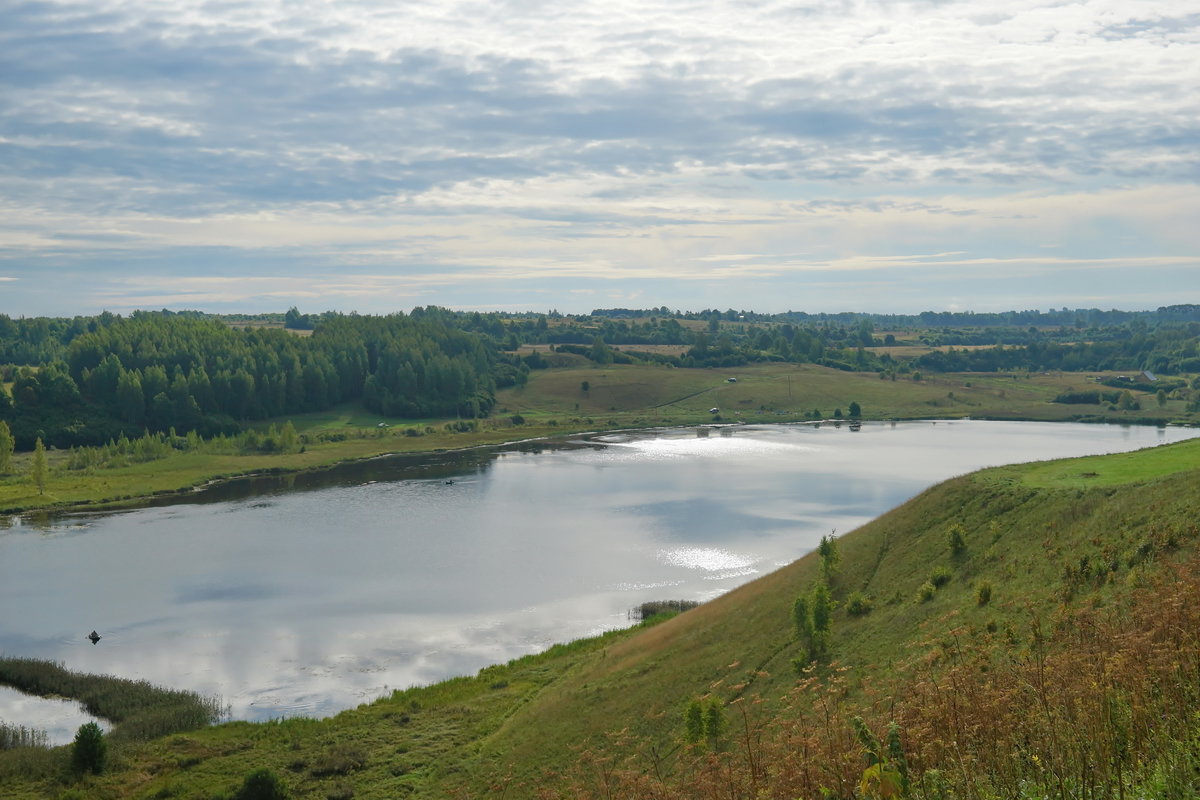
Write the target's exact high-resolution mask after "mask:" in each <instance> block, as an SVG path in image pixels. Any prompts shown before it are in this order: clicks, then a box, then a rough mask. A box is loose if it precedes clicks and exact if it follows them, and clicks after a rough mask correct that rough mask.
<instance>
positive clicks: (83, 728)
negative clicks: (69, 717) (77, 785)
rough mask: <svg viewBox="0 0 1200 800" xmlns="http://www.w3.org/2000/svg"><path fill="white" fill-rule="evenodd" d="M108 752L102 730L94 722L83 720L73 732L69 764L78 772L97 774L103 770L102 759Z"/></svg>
mask: <svg viewBox="0 0 1200 800" xmlns="http://www.w3.org/2000/svg"><path fill="white" fill-rule="evenodd" d="M107 754H108V743H107V742H106V741H104V731H102V730H100V726H99V725H97V724H96V723H94V722H85V723H84V724H82V725H80V726H79V730H78V731H76V733H75V742H74V744H72V745H71V766H72V767H73V768H74V769H75V771H76V772H78V773H84V772H92V773H95V774H96V775H99V774H100V773H101V772H103V771H104V760H105V757H106V756H107Z"/></svg>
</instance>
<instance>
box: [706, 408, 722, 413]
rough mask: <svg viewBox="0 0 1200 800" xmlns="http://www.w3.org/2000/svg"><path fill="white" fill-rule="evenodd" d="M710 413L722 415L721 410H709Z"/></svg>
mask: <svg viewBox="0 0 1200 800" xmlns="http://www.w3.org/2000/svg"><path fill="white" fill-rule="evenodd" d="M708 413H710V414H720V413H721V409H719V408H710V409H709V410H708Z"/></svg>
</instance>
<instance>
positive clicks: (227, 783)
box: [0, 381, 1200, 798]
mask: <svg viewBox="0 0 1200 800" xmlns="http://www.w3.org/2000/svg"><path fill="white" fill-rule="evenodd" d="M739 383H740V381H739ZM1198 487H1200V441H1195V440H1193V441H1190V442H1185V443H1181V444H1176V445H1170V446H1167V447H1162V448H1156V449H1154V450H1149V451H1141V452H1139V453H1135V454H1124V455H1115V456H1101V457H1093V458H1087V459H1076V460H1070V461H1061V462H1052V463H1049V464H1035V465H1025V466H1017V467H1004V468H999V469H991V470H985V471H982V472H978V473H974V474H972V475H968V476H964V477H961V478H957V479H954V480H951V481H948V482H946V483H943V484H940V485H938V486H936V487H933V488H932V489H930V490H928V491H927V492H925V493H923V494H922V495H920V496H919V497H917V498H915V499H913V500H912V501H910V502H908V503H906V504H904V505H903V506H900V507H899V508H897V509H895V510H893V511H891V512H889V513H888V514H885V515H884V516H882V517H880V518H879V519H877V520H875V521H873V522H871V523H870V524H868V525H866V526H864V527H862V528H860V529H858V530H856V531H853V532H851V533H849V534H847V535H845V536H843V537H841V538H840V539H839V540H838V550H839V552H840V561H839V564H838V565H837V568H836V569H835V570H833V571H832V574H831V575H830V576H829V580H828V583H829V587H830V589H831V591H832V596H833V599H834V600H835V601H836V605H835V606H834V608H833V612H832V624H831V630H830V637H829V644H828V650H827V652H826V653H825V654H824V655H823V656H822V657H821V658H819V659H818V660H817V661H816V662H815V663H813V664H808V659H807V658H805V652H804V646H803V644H802V642H801V641H800V640H799V639H798V638H797V636H796V635H795V633H794V629H793V620H792V613H793V603H794V602H795V600H796V598H797V597H798V596H801V595H806V596H807V595H809V593H810V592H811V590H812V587H813V586H814V585H816V584H817V583H818V582H819V581H820V580H821V579H822V573H823V565H822V562H821V559H820V558H819V557H818V555H817V554H815V553H814V554H810V555H809V556H807V557H805V558H803V559H801V560H799V561H797V562H795V563H793V564H792V565H790V566H788V567H785V568H783V569H780V570H778V571H777V572H775V573H772V574H770V575H767V576H765V577H763V578H761V579H759V580H757V581H755V582H753V583H750V584H747V585H745V586H743V587H741V588H739V589H737V590H735V591H733V592H730V593H728V594H727V595H724V596H722V597H720V598H718V599H716V600H714V601H712V602H710V603H708V604H706V605H704V606H701V607H699V608H697V609H694V610H691V611H688V612H686V613H684V614H681V615H678V616H676V617H674V618H670V619H667V620H666V621H663V622H661V623H659V624H656V625H649V624H648V625H646V626H643V627H642V628H640V629H637V630H633V631H622V632H616V633H612V634H608V635H607V636H604V637H600V638H597V639H591V640H586V641H581V642H577V643H573V644H571V645H564V646H559V647H556V648H553V649H552V650H550V651H548V652H547V653H544V654H541V655H538V656H533V657H529V658H525V659H520V660H517V661H514V662H511V663H509V664H506V665H498V666H495V667H491V668H488V669H485V670H483V671H482V672H481V673H480V674H479V675H477V676H473V677H469V678H461V679H456V680H452V681H447V682H445V683H442V684H438V685H435V686H431V687H426V688H417V689H410V690H408V691H404V692H397V693H396V694H394V695H393V696H391V697H389V698H386V699H383V700H380V701H377V702H375V703H372V704H369V705H365V706H362V707H360V708H358V709H355V710H351V711H347V712H345V713H343V714H340V715H338V716H337V717H335V718H333V719H330V720H326V721H311V720H289V721H285V722H280V723H274V724H266V725H251V724H246V723H235V724H229V725H223V726H217V727H213V728H207V729H202V730H197V731H194V732H190V733H186V734H176V735H173V736H170V737H167V738H164V739H157V740H153V741H150V742H147V743H143V744H137V743H126V744H123V745H122V746H121V747H120V748H119V749H118V750H117V752H116V753H115V754H114V762H115V763H114V767H113V769H112V770H111V771H110V772H109V773H107V774H104V775H101V776H98V777H89V778H87V779H84V780H83V781H82V782H76V781H75V779H74V778H69V777H64V776H63V774H62V773H61V768H60V766H55V764H56V763H57V762H54V761H53V759H52V758H49V757H47V758H46V759H44V760H42V761H39V760H38V758H36V757H34V756H31V755H30V754H28V753H24V754H23V753H20V752H16V751H14V753H8V754H0V798H25V797H46V796H48V797H57V796H72V795H69V794H66V795H64V794H63V793H64V792H66V793H69V792H78V794H76V795H73V796H76V797H96V798H116V797H157V798H165V797H181V798H213V797H221V796H230V795H232V793H233V792H234V791H235V789H236V788H237V787H238V785H239V784H240V782H241V780H242V778H243V776H245V775H246V774H247V773H249V772H250V771H251V770H253V769H255V768H258V767H267V768H269V769H271V770H273V771H274V772H276V773H277V774H278V775H279V776H280V777H281V779H282V780H283V782H284V783H285V784H286V785H287V786H288V787H289V789H290V792H291V796H293V797H297V798H393V797H447V796H456V795H457V796H467V797H478V796H497V797H499V796H507V797H530V796H535V795H536V794H538V793H539V792H542V793H544V794H546V796H554V797H558V796H564V797H566V796H572V797H588V796H595V797H601V796H630V797H632V796H660V797H676V796H678V797H703V796H713V797H717V796H722V797H752V796H755V795H756V794H757V795H761V796H764V797H780V798H784V797H787V798H795V797H816V796H819V790H820V789H821V788H824V789H826V790H828V791H829V792H831V796H836V797H850V796H856V795H857V796H871V795H870V791H872V785H871V784H870V782H869V781H868V784H867V785H865V786H863V787H861V789H860V787H858V784H859V781H860V780H861V779H862V777H863V774H864V767H866V766H868V763H867V760H865V759H864V753H866V752H867V751H870V749H871V745H870V736H871V734H865V735H864V736H862V737H860V736H856V734H855V732H854V727H853V722H852V718H853V717H854V715H856V714H859V715H861V716H862V717H863V718H864V719H865V720H866V723H865V724H866V726H867V727H868V728H870V729H871V730H872V731H874V735H875V736H878V737H884V736H885V727H884V726H885V725H886V723H887V722H889V721H896V722H898V723H899V724H900V725H901V728H900V730H901V731H902V733H898V734H897V737H898V738H897V740H896V741H897V743H898V746H899V747H900V748H901V749H902V750H903V752H904V753H906V754H907V764H908V766H909V768H910V771H911V777H912V780H914V781H917V780H918V779H920V780H924V781H925V782H924V783H923V784H921V785H920V786H919V787H916V786H914V787H910V793H911V794H912V795H913V796H921V797H936V796H939V794H938V792H939V791H942V790H945V792H946V794H944V795H942V796H977V797H987V796H989V793H993V794H998V795H999V796H1019V794H1018V791H1017V788H1015V787H1019V786H1022V785H1023V786H1026V787H1027V789H1028V793H1029V794H1028V796H1042V795H1044V794H1053V795H1055V796H1062V797H1083V796H1096V797H1104V796H1115V794H1113V793H1115V788H1114V787H1115V786H1116V783H1115V782H1114V780H1118V779H1114V778H1113V777H1112V776H1113V775H1114V774H1117V775H1120V776H1121V777H1120V778H1119V782H1122V784H1123V785H1124V784H1128V786H1129V787H1134V786H1135V784H1136V785H1137V786H1141V787H1145V786H1149V785H1150V783H1149V782H1151V781H1154V780H1159V778H1156V777H1155V776H1160V777H1161V775H1166V776H1167V777H1163V778H1162V780H1163V781H1166V780H1167V779H1168V778H1169V777H1170V775H1169V774H1168V773H1170V769H1172V767H1171V765H1170V764H1168V763H1167V762H1165V761H1163V759H1164V758H1167V757H1168V756H1169V757H1170V758H1171V759H1175V760H1176V761H1178V762H1179V763H1181V764H1183V765H1184V766H1185V767H1186V768H1188V769H1190V768H1191V765H1193V764H1200V748H1198V747H1193V746H1192V745H1191V744H1188V739H1187V736H1188V735H1190V734H1189V731H1191V732H1192V733H1194V732H1195V730H1194V728H1189V727H1188V725H1189V719H1190V715H1191V711H1190V709H1191V708H1193V707H1194V706H1195V703H1196V701H1197V700H1200V697H1197V696H1196V695H1197V691H1196V688H1195V684H1194V681H1192V680H1191V679H1188V678H1185V676H1188V675H1194V674H1197V672H1195V670H1200V657H1198V656H1200V644H1198V643H1197V641H1196V638H1195V637H1196V631H1197V629H1198V625H1200V619H1192V616H1194V615H1197V614H1200V612H1198V611H1197V609H1200V582H1198V581H1197V579H1196V577H1195V574H1194V573H1195V570H1194V569H1192V568H1191V567H1190V566H1187V568H1185V569H1183V570H1182V571H1177V572H1172V569H1173V565H1190V564H1192V563H1193V561H1192V559H1193V558H1194V557H1195V556H1196V552H1195V550H1196V545H1197V541H1198V539H1200V525H1198V518H1197V515H1196V507H1197V497H1198V492H1197V488H1198ZM955 533H957V534H958V536H959V537H961V547H959V548H957V549H958V552H957V553H956V552H954V551H955V549H956V548H955V547H954V546H953V544H952V542H953V541H954V540H955V537H954V534H955ZM1163 576H1170V581H1168V582H1165V583H1164V582H1163V581H1162V579H1163ZM934 578H936V580H932V579H934ZM927 583H938V584H940V585H939V586H937V587H936V588H932V589H928V590H925V589H924V588H923V587H925V586H926V584H927ZM985 587H986V591H985ZM925 595H928V596H927V597H926V596H925ZM985 595H986V600H985ZM852 601H853V602H852ZM866 608H869V609H870V610H869V611H865V613H859V614H852V613H851V610H852V609H855V610H858V611H863V610H865V609H866ZM1147 608H1150V609H1152V612H1147V611H1145V609H1147ZM1109 611H1112V612H1113V615H1112V616H1107V615H1108V613H1109ZM1130 626H1132V628H1131V627H1130ZM1139 648H1140V649H1139ZM1085 667H1086V668H1085ZM1077 678H1078V679H1079V680H1076V679H1077ZM1084 679H1086V680H1084ZM1073 680H1074V681H1076V682H1074V683H1072V682H1071V681H1073ZM1080 680H1082V681H1083V682H1082V683H1081V682H1079V681H1080ZM1139 681H1141V683H1139ZM1147 681H1151V682H1152V684H1153V685H1150V683H1147ZM1114 687H1115V688H1114ZM693 700H702V701H704V702H705V703H712V704H715V707H716V708H717V714H718V715H719V716H720V717H721V718H723V719H724V720H725V722H726V726H727V728H726V730H725V732H724V733H723V734H721V735H720V736H714V737H712V740H711V742H706V741H704V740H701V742H700V743H697V744H689V743H687V742H686V741H685V734H686V727H685V722H684V710H685V708H686V707H687V706H688V705H689V703H690V702H692V701H693ZM1035 711H1036V712H1038V713H1033V712H1035ZM1006 714H1008V715H1010V717H1005V722H1004V724H1003V725H999V724H998V723H997V724H993V723H989V722H988V720H989V719H991V720H993V721H994V720H998V719H1000V718H1001V717H1003V716H1004V715H1006ZM1146 714H1150V715H1151V716H1150V717H1146ZM1097 720H1100V721H1099V722H1097ZM1105 720H1107V721H1105ZM1114 731H1115V732H1116V733H1114ZM1081 732H1086V733H1087V736H1086V737H1084V736H1083V733H1081ZM1089 748H1091V749H1089ZM1095 748H1100V749H1098V750H1097V749H1095ZM1105 748H1107V749H1105ZM1172 748H1175V749H1172ZM884 749H885V748H884V746H883V745H880V746H878V747H877V748H876V750H877V751H878V753H880V754H881V755H882V754H883V751H884ZM1018 750H1019V751H1020V752H1017V751H1018ZM1164 753H1165V754H1167V755H1163V754H1164ZM1097 754H1098V755H1097ZM1105 754H1107V755H1105ZM801 755H803V757H800V756H801ZM1105 759H1107V760H1105ZM1188 759H1192V760H1190V761H1189V760H1188ZM1171 763H1172V764H1173V763H1175V761H1172V762H1171ZM895 764H896V761H895V759H889V758H887V757H884V758H883V765H882V766H881V767H880V769H879V770H877V771H876V773H877V776H879V775H882V779H884V780H886V779H888V776H889V775H895V774H898V773H896V772H895V770H896V767H895ZM1079 764H1084V765H1085V767H1086V768H1080V767H1079V766H1078V765H1079ZM888 770H892V772H888ZM1114 770H1115V772H1114ZM1160 774H1161V775H1160ZM1170 774H1174V773H1170ZM921 776H924V777H923V778H922V777H921ZM939 781H940V783H938V782H939ZM1089 781H1091V782H1092V785H1091V789H1090V790H1089V788H1088V782H1089ZM1160 782H1161V781H1160ZM1164 785H1165V784H1164ZM1097 786H1100V787H1101V789H1097V788H1096V787H1097ZM1105 786H1107V787H1108V788H1109V789H1112V790H1113V792H1112V793H1110V792H1106V791H1102V788H1103V787H1105ZM939 787H941V788H940V789H939ZM1047 787H1049V788H1048V789H1047ZM1185 788H1186V787H1185ZM879 789H880V784H878V782H877V783H876V784H875V785H874V791H876V792H877V793H878V790H879ZM918 789H919V791H918ZM1010 789H1011V790H1012V791H1011V792H1010V791H1009V790H1010ZM1020 791H1026V790H1020ZM1089 791H1090V794H1089ZM1181 791H1182V790H1181ZM1144 796H1152V795H1144ZM1161 796H1164V797H1167V796H1179V797H1186V796H1188V795H1187V794H1186V793H1184V794H1178V795H1170V794H1163V795H1161Z"/></svg>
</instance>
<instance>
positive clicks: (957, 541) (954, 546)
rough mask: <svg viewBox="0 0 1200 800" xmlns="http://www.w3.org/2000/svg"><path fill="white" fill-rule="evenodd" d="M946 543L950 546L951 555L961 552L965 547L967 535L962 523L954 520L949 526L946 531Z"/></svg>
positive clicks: (960, 553) (958, 554) (957, 554)
mask: <svg viewBox="0 0 1200 800" xmlns="http://www.w3.org/2000/svg"><path fill="white" fill-rule="evenodd" d="M946 544H947V545H948V546H949V547H950V553H951V554H952V555H956V556H960V555H962V554H963V552H964V551H965V550H966V549H967V537H966V531H965V530H964V529H963V526H962V525H960V524H958V523H957V522H956V523H954V524H953V525H951V526H950V530H948V531H946Z"/></svg>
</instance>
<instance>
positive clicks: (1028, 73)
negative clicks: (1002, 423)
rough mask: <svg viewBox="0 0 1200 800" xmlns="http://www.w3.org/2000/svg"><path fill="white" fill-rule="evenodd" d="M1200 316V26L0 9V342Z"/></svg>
mask: <svg viewBox="0 0 1200 800" xmlns="http://www.w3.org/2000/svg"><path fill="white" fill-rule="evenodd" d="M1196 302H1200V0H1136V1H1133V0H1082V1H1080V2H1061V1H1059V0H1055V1H1053V2H1051V1H1049V0H1004V2H996V0H912V1H911V2H905V1H903V0H885V1H883V2H871V1H869V0H791V1H790V2H772V1H771V0H763V1H762V2H748V1H745V2H743V1H739V0H727V1H726V2H720V1H719V0H713V1H712V2H699V1H693V0H675V1H672V0H634V1H631V2H627V1H626V0H604V2H589V1H588V0H578V1H576V2H561V0H557V1H556V2H543V0H507V1H506V0H488V1H487V2H484V1H482V0H436V1H431V0H408V1H407V2H406V1H403V0H401V1H400V2H396V1H395V0H336V2H335V1H333V0H331V1H329V2H318V1H317V0H253V1H252V2H234V1H232V0H210V1H208V2H187V1H186V0H136V1H134V0H86V2H41V1H39V0H35V1H34V2H23V1H22V0H0V313H6V314H8V315H10V316H18V315H24V316H34V315H54V316H67V315H75V314H94V313H98V312H99V311H101V310H105V309H107V310H110V311H114V312H118V313H125V312H128V311H130V310H133V309H136V308H144V309H156V308H164V307H165V308H171V309H176V310H179V309H200V310H204V311H212V312H221V313H229V312H250V313H255V312H264V311H284V310H286V309H287V308H288V307H290V306H293V305H294V306H297V307H298V308H300V310H301V311H303V312H306V313H307V312H315V311H323V310H329V309H335V310H341V311H347V312H348V311H359V312H361V313H372V314H377V313H389V312H394V311H400V310H408V309H410V308H412V307H414V306H418V305H440V306H448V307H452V308H461V309H476V310H481V311H483V310H509V311H524V310H534V311H547V310H551V309H553V310H558V311H561V312H563V313H586V312H587V311H590V310H591V309H593V308H611V307H633V308H648V307H659V306H664V305H665V306H668V307H670V308H672V309H676V308H678V309H685V310H686V309H693V310H699V309H704V308H710V307H712V308H720V309H727V308H735V309H746V310H749V309H753V310H757V311H764V312H778V311H787V310H796V311H810V312H820V311H829V312H836V311H872V312H880V313H889V312H897V313H915V312H919V311H922V310H976V311H992V310H1005V309H1030V308H1040V309H1043V310H1045V309H1048V308H1060V307H1063V306H1067V307H1070V308H1076V307H1083V308H1091V307H1098V308H1106V309H1107V308H1122V309H1143V308H1156V307H1158V306H1160V305H1169V304H1173V303H1196Z"/></svg>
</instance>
